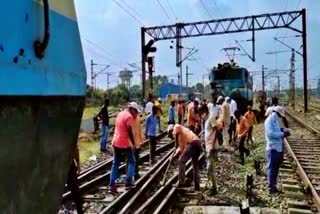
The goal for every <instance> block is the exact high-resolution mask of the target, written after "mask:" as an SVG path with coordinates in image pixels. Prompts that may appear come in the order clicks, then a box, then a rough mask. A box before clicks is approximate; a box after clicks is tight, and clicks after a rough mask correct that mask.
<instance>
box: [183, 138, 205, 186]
mask: <svg viewBox="0 0 320 214" xmlns="http://www.w3.org/2000/svg"><path fill="white" fill-rule="evenodd" d="M200 153H201V141H200V140H194V141H192V142H190V143H189V144H187V145H186V147H185V149H184V151H183V152H182V154H181V156H180V158H179V163H178V165H179V175H178V177H179V185H184V184H185V173H186V163H187V162H188V160H189V159H190V158H192V168H193V181H194V188H195V190H196V191H199V190H200V174H199V163H198V159H199V156H200Z"/></svg>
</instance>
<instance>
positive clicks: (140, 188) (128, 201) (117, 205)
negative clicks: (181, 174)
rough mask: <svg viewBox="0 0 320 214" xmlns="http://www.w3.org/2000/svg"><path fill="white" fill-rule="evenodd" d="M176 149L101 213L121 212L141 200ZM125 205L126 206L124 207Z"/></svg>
mask: <svg viewBox="0 0 320 214" xmlns="http://www.w3.org/2000/svg"><path fill="white" fill-rule="evenodd" d="M173 151H174V150H173V149H172V150H171V151H170V152H168V153H167V154H166V155H165V156H164V157H163V158H162V159H161V160H160V161H159V162H158V163H157V164H156V165H155V166H154V167H153V168H152V169H151V170H149V171H148V173H147V174H146V175H144V176H143V177H142V178H140V179H139V180H138V182H137V183H136V187H135V188H134V189H131V190H130V191H127V192H125V193H123V194H122V195H121V196H120V197H118V198H117V199H116V200H114V201H113V202H112V203H111V204H109V205H108V206H107V207H106V208H105V209H103V210H102V211H101V212H100V214H106V213H119V212H120V210H121V209H128V207H131V206H132V204H133V203H136V202H135V201H137V200H139V197H140V196H141V195H142V194H145V192H146V191H147V190H148V188H150V185H151V183H152V182H154V180H155V179H156V178H157V177H159V175H160V173H161V172H163V171H164V170H165V168H166V166H167V165H168V161H169V158H170V156H171V154H172V152H173ZM123 207H124V208H123Z"/></svg>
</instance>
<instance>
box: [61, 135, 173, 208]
mask: <svg viewBox="0 0 320 214" xmlns="http://www.w3.org/2000/svg"><path fill="white" fill-rule="evenodd" d="M165 136H166V133H162V134H160V135H158V139H159V140H160V141H159V142H158V144H157V149H156V160H157V162H156V165H155V166H154V167H152V168H151V167H149V166H148V160H149V152H148V151H144V152H142V153H141V154H140V162H141V166H142V167H141V169H140V174H141V175H142V177H141V178H140V179H139V180H138V181H137V182H136V185H137V186H138V184H139V183H140V184H141V183H142V182H143V181H144V179H146V178H147V177H148V176H150V173H152V172H153V171H154V170H156V169H157V167H158V166H159V164H161V163H162V162H163V161H164V159H161V160H159V158H161V157H167V155H168V154H169V152H170V151H171V149H172V148H173V147H174V142H173V141H171V140H170V139H168V138H165ZM144 150H146V149H144ZM111 166H112V159H109V160H107V161H103V162H101V163H98V164H96V165H94V166H93V167H91V168H90V169H88V170H86V171H85V172H83V173H82V174H81V175H80V176H79V182H80V184H81V185H80V193H81V194H82V195H83V196H84V200H85V202H86V203H87V204H89V205H88V206H87V207H89V210H87V211H86V212H89V213H97V212H99V211H101V210H102V209H104V208H105V207H108V204H110V203H111V202H112V201H113V200H114V199H115V198H113V196H112V195H111V194H108V193H107V190H108V187H107V185H108V184H109V180H110V172H111V171H110V169H111ZM125 171H126V164H125V163H122V164H121V165H120V167H119V173H120V174H125ZM123 176H124V175H122V176H120V183H118V185H119V188H120V189H119V192H120V193H126V192H130V191H124V184H122V179H121V178H122V177H123ZM136 189H137V188H136ZM120 196H121V195H120ZM121 197H123V196H121ZM70 199H71V192H65V193H64V194H63V198H62V201H63V203H67V202H69V201H70ZM92 203H93V204H98V205H92ZM99 205H101V207H100V208H98V207H99ZM90 207H94V210H90Z"/></svg>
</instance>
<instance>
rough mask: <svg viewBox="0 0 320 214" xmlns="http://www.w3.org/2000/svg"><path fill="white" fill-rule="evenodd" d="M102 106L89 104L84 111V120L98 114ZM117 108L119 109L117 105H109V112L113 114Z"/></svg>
mask: <svg viewBox="0 0 320 214" xmlns="http://www.w3.org/2000/svg"><path fill="white" fill-rule="evenodd" d="M100 108H101V106H89V107H86V108H85V109H84V111H83V115H82V120H85V119H89V118H92V117H93V116H95V115H96V114H98V112H99V110H100ZM116 110H117V108H116V107H114V106H110V107H109V114H110V115H113V113H112V112H115V111H116Z"/></svg>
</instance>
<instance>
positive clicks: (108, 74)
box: [107, 73, 112, 91]
mask: <svg viewBox="0 0 320 214" xmlns="http://www.w3.org/2000/svg"><path fill="white" fill-rule="evenodd" d="M111 75H112V74H110V73H107V90H108V91H109V85H110V81H109V77H110V76H111Z"/></svg>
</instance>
